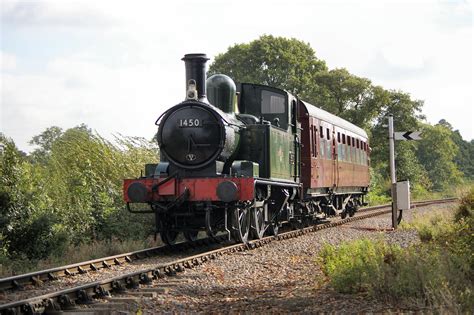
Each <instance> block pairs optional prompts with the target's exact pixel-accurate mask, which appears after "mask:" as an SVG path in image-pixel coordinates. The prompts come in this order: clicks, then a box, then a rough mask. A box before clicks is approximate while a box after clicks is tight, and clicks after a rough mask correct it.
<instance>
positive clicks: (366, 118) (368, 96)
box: [309, 69, 389, 128]
mask: <svg viewBox="0 0 474 315" xmlns="http://www.w3.org/2000/svg"><path fill="white" fill-rule="evenodd" d="M314 83H315V88H314V90H313V92H312V94H311V95H310V99H309V101H310V102H311V103H312V104H314V105H316V106H318V107H320V108H322V109H324V110H327V111H329V112H331V113H333V114H335V115H338V116H341V117H342V118H345V119H347V120H349V121H350V122H352V123H353V124H356V125H358V126H361V127H364V128H368V127H370V124H371V122H372V120H373V119H374V118H375V117H377V115H378V114H379V113H380V111H381V109H382V107H383V106H384V105H385V104H387V103H388V100H389V94H388V92H387V91H386V90H384V89H383V88H382V87H380V86H373V85H372V83H371V82H370V80H369V79H366V78H361V77H358V76H355V75H353V74H350V73H349V71H347V70H346V69H334V70H330V71H321V72H318V73H317V74H316V76H315V81H314Z"/></svg>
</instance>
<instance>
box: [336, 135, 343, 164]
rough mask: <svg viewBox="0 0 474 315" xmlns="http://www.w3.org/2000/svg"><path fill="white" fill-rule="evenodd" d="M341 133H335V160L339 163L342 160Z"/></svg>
mask: <svg viewBox="0 0 474 315" xmlns="http://www.w3.org/2000/svg"><path fill="white" fill-rule="evenodd" d="M341 146H342V144H341V133H340V132H339V131H338V132H337V160H338V161H340V160H341V159H342V148H341Z"/></svg>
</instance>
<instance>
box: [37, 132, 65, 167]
mask: <svg viewBox="0 0 474 315" xmlns="http://www.w3.org/2000/svg"><path fill="white" fill-rule="evenodd" d="M62 134H63V130H62V129H61V128H59V127H56V126H52V127H49V128H47V129H46V130H45V131H43V132H42V133H41V134H39V135H37V136H34V137H33V138H32V139H31V141H30V142H29V144H31V145H36V146H38V148H37V149H36V150H34V151H33V152H32V153H31V159H32V160H33V161H35V162H38V163H44V162H45V161H46V159H47V157H48V155H49V153H50V152H51V148H52V146H53V143H54V142H55V141H56V140H57V139H58V138H59V137H61V135H62Z"/></svg>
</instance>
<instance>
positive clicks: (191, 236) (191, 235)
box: [183, 231, 199, 242]
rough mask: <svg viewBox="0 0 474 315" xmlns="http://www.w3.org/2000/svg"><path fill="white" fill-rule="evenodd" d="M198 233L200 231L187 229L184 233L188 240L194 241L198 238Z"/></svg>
mask: <svg viewBox="0 0 474 315" xmlns="http://www.w3.org/2000/svg"><path fill="white" fill-rule="evenodd" d="M198 233H199V231H186V232H184V233H183V235H184V238H185V239H186V241H188V242H194V241H195V240H197V236H198Z"/></svg>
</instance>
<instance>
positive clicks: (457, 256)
mask: <svg viewBox="0 0 474 315" xmlns="http://www.w3.org/2000/svg"><path fill="white" fill-rule="evenodd" d="M473 207H474V189H472V190H471V191H470V192H469V193H468V194H466V195H465V197H463V199H462V201H461V205H460V206H459V209H458V210H457V212H456V213H455V215H454V218H453V216H452V215H451V216H450V215H448V214H443V215H441V216H439V215H427V216H424V217H418V218H416V219H415V220H414V221H413V222H412V223H404V224H403V225H402V227H401V228H404V229H416V230H417V231H418V233H419V237H420V240H421V242H420V243H419V244H416V245H412V246H410V247H408V248H405V249H402V248H400V247H399V246H396V245H389V244H387V243H386V242H384V241H383V240H376V241H374V240H357V241H353V242H347V243H343V244H341V245H339V246H330V245H326V246H325V247H323V250H322V251H321V253H320V258H319V260H318V263H319V264H321V266H322V269H323V271H324V273H325V274H326V275H327V277H328V279H329V283H330V285H332V286H333V287H334V288H335V289H336V290H337V291H339V292H343V293H357V292H367V293H369V294H371V295H372V296H375V297H378V298H380V299H383V300H390V301H392V302H394V303H398V302H400V301H403V302H404V303H405V304H408V305H410V306H414V307H423V308H425V307H428V308H430V309H431V310H432V311H435V312H449V313H451V312H453V313H457V312H470V311H472V310H473V309H474V253H473V248H474V210H473Z"/></svg>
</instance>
